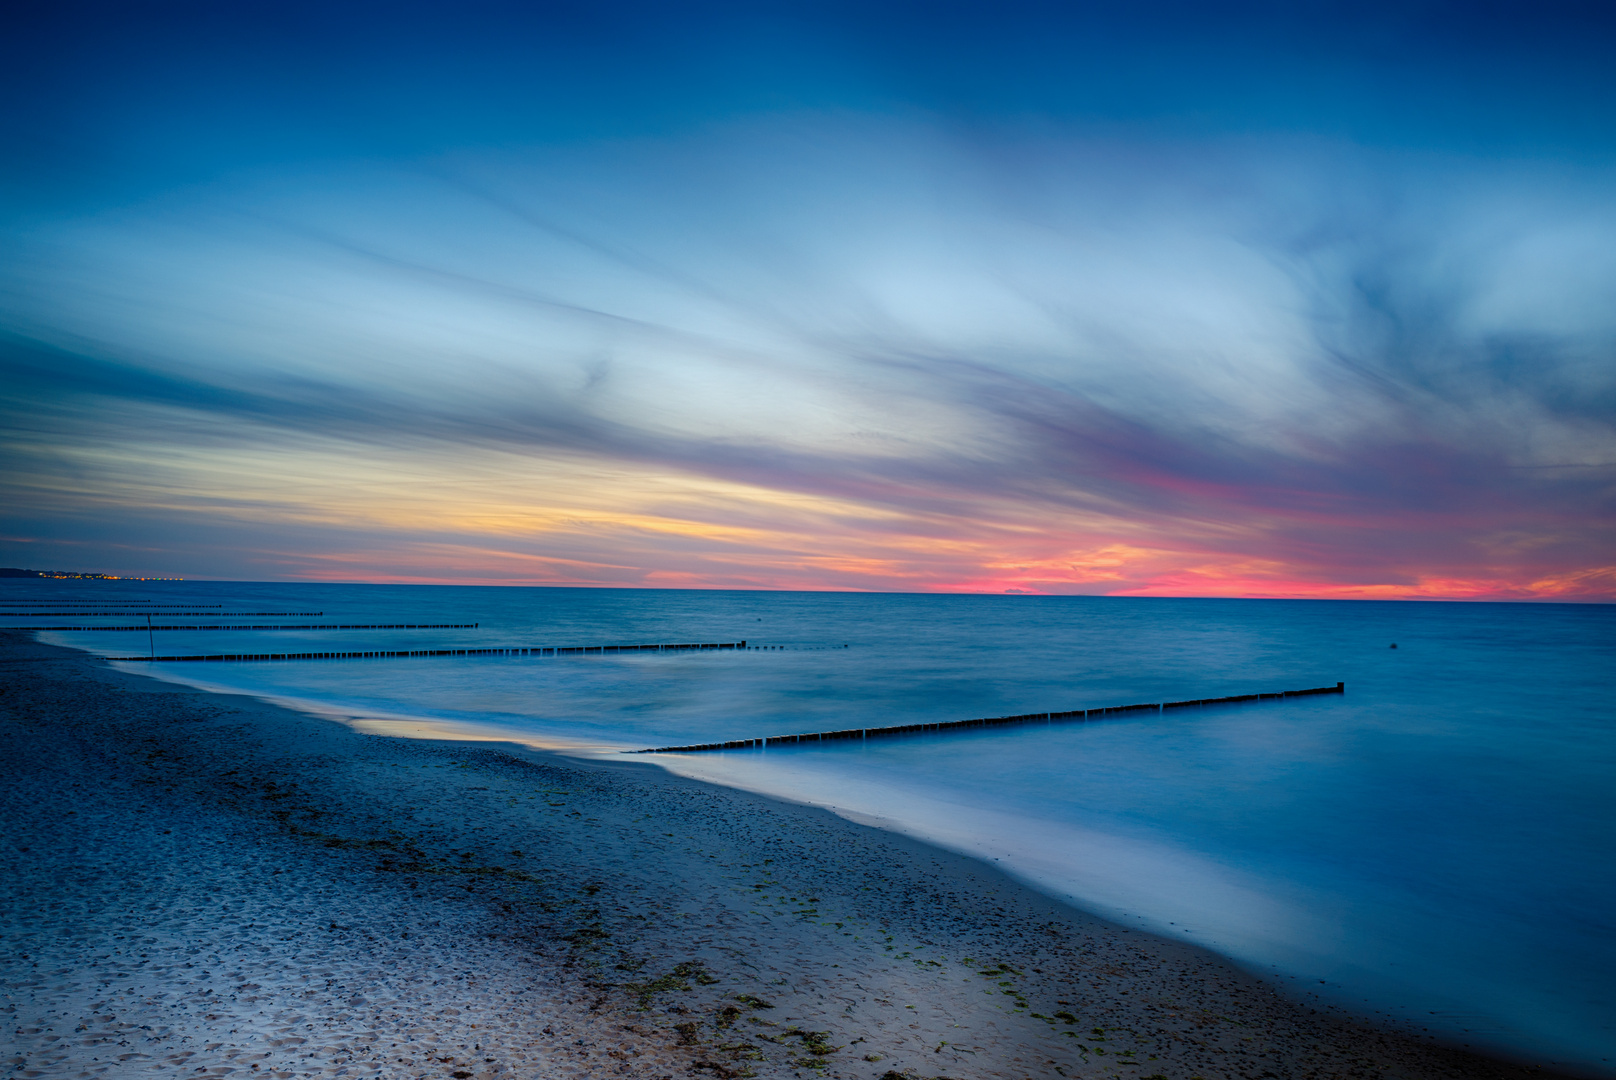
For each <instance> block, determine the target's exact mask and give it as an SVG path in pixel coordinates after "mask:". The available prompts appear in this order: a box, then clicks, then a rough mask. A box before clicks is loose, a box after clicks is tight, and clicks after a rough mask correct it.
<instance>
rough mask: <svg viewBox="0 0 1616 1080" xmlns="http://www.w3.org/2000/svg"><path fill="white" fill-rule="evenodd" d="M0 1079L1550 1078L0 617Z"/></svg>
mask: <svg viewBox="0 0 1616 1080" xmlns="http://www.w3.org/2000/svg"><path fill="white" fill-rule="evenodd" d="M0 724H3V731H4V737H5V740H6V742H5V745H6V753H5V754H4V755H3V759H0V760H3V766H0V768H3V771H4V776H3V778H0V783H3V795H0V807H3V814H4V818H3V821H0V824H3V826H4V832H3V841H0V842H3V844H4V845H5V848H4V853H3V854H4V858H5V862H6V866H7V872H6V874H5V878H4V889H3V893H0V896H3V899H0V906H3V911H0V918H3V920H4V921H3V929H4V933H5V936H4V946H3V951H0V977H3V979H4V994H5V998H4V1002H3V1009H4V1019H3V1022H4V1024H5V1031H6V1033H7V1037H6V1040H5V1042H6V1044H7V1045H6V1054H5V1056H4V1058H3V1059H0V1061H3V1063H4V1068H5V1070H6V1073H5V1075H7V1076H16V1077H52V1078H57V1077H79V1076H101V1077H122V1076H143V1075H147V1074H150V1073H166V1074H173V1075H176V1076H178V1075H184V1076H213V1075H225V1074H227V1073H233V1074H235V1075H238V1076H275V1077H293V1076H297V1077H303V1076H352V1077H365V1076H372V1077H375V1076H379V1077H443V1078H448V1077H454V1078H457V1080H466V1078H469V1077H479V1078H480V1077H501V1078H504V1077H524V1078H525V1077H545V1078H548V1077H584V1076H590V1077H593V1076H601V1077H646V1078H651V1077H668V1078H674V1077H678V1078H685V1077H690V1076H696V1077H715V1078H729V1077H736V1076H752V1075H756V1076H760V1077H774V1076H788V1075H789V1076H799V1077H809V1078H811V1077H815V1076H823V1077H827V1078H828V1077H847V1078H859V1080H880V1078H882V1077H884V1076H886V1075H887V1074H889V1073H896V1074H899V1075H903V1076H912V1077H937V1076H946V1077H956V1078H961V1080H970V1078H976V1077H984V1078H985V1077H1006V1078H1015V1080H1024V1078H1044V1077H1050V1078H1055V1077H1099V1076H1124V1077H1138V1078H1150V1077H1164V1078H1170V1080H1192V1078H1195V1077H1202V1078H1205V1080H1214V1078H1225V1077H1229V1078H1232V1077H1249V1078H1257V1077H1284V1078H1290V1077H1406V1078H1416V1077H1418V1078H1425V1077H1487V1078H1500V1080H1502V1078H1514V1077H1525V1076H1537V1077H1541V1076H1544V1075H1546V1074H1545V1072H1543V1071H1542V1070H1539V1069H1535V1068H1532V1067H1530V1066H1525V1065H1515V1064H1509V1063H1502V1062H1497V1061H1493V1060H1489V1059H1486V1058H1482V1057H1476V1056H1472V1055H1470V1054H1468V1053H1465V1052H1464V1051H1463V1050H1459V1049H1453V1048H1444V1047H1440V1046H1437V1045H1435V1044H1431V1043H1422V1042H1420V1041H1418V1039H1417V1038H1416V1037H1414V1036H1411V1035H1404V1034H1398V1033H1393V1032H1387V1031H1381V1030H1376V1029H1374V1028H1371V1027H1369V1026H1367V1025H1364V1024H1361V1023H1358V1022H1355V1021H1352V1020H1351V1019H1349V1018H1344V1017H1341V1016H1338V1015H1333V1014H1331V1013H1330V1012H1328V1011H1327V1010H1324V1009H1323V1008H1322V1007H1317V1006H1311V1005H1309V1004H1307V1003H1305V1002H1300V1001H1294V1000H1290V999H1287V998H1285V997H1281V996H1280V995H1279V994H1278V993H1277V992H1276V991H1275V990H1274V989H1273V988H1271V987H1270V986H1268V985H1266V984H1264V983H1263V982H1261V981H1259V980H1257V979H1255V978H1253V977H1251V976H1249V975H1246V974H1244V973H1242V972H1240V971H1238V970H1236V969H1235V968H1234V967H1232V966H1231V965H1229V964H1228V963H1226V962H1224V961H1222V960H1220V959H1218V958H1217V957H1214V956H1211V955H1210V954H1207V953H1204V952H1201V951H1198V950H1196V949H1194V948H1191V947H1188V946H1185V945H1182V944H1180V943H1177V942H1169V941H1163V940H1160V939H1157V938H1153V937H1150V936H1149V935H1146V934H1143V933H1140V932H1137V931H1133V932H1130V931H1128V930H1124V929H1122V928H1120V927H1116V926H1114V925H1112V924H1110V923H1106V922H1104V921H1101V920H1098V919H1095V918H1091V917H1089V916H1087V915H1084V914H1083V913H1081V912H1077V911H1074V910H1072V909H1071V908H1068V907H1065V906H1062V905H1060V904H1057V903H1055V902H1053V901H1051V900H1049V899H1047V898H1045V897H1043V896H1040V895H1039V894H1037V893H1035V892H1033V891H1031V890H1029V889H1027V888H1025V887H1023V886H1021V885H1019V884H1017V883H1015V882H1014V881H1012V880H1010V879H1009V878H1007V877H1005V876H1003V875H1002V874H1000V873H998V872H997V871H995V870H993V869H992V868H991V867H988V866H986V865H983V864H981V863H978V862H975V861H973V860H969V859H965V858H962V857H959V856H955V855H951V854H949V853H947V852H943V851H940V850H936V849H933V848H930V847H927V846H925V845H922V844H919V843H915V842H913V841H910V840H907V839H905V838H902V837H899V836H895V835H892V834H889V833H885V832H882V831H880V830H877V829H872V828H868V827H865V826H862V825H857V824H853V823H851V822H848V821H844V820H842V819H840V818H838V817H836V816H834V815H832V814H830V813H828V812H825V811H822V810H817V809H814V808H810V807H803V806H796V805H792V804H788V803H783V802H778V801H774V800H770V799H766V798H762V797H758V796H754V795H750V794H747V793H743V792H738V791H733V790H729V789H725V788H718V787H711V786H707V785H703V784H700V783H696V782H693V781H689V780H684V779H681V778H678V777H674V776H670V775H668V774H667V773H665V772H663V771H662V770H660V769H657V768H655V767H651V766H646V765H643V764H640V765H634V764H625V765H623V766H609V765H598V764H590V763H587V762H578V761H574V760H570V759H566V758H561V757H554V756H548V755H543V754H540V753H537V752H534V751H531V750H525V749H522V748H519V747H514V746H510V747H506V746H499V745H491V744H487V743H479V744H467V743H453V742H423V741H411V740H404V739H391V738H385V737H381V736H376V735H367V734H361V733H358V732H355V731H353V730H350V729H349V728H347V727H345V726H343V725H340V724H337V723H334V722H331V721H328V720H324V719H320V718H317V717H313V716H309V715H305V714H302V713H298V712H293V711H288V710H285V709H281V708H278V707H276V706H273V705H269V704H265V703H263V702H259V701H256V700H253V699H250V698H244V697H235V696H224V695H214V694H206V693H199V692H194V691H190V690H186V689H184V688H181V687H176V686H174V685H171V684H167V683H163V682H160V681H156V680H152V679H147V678H143V677H140V676H135V675H127V674H123V673H121V672H117V671H114V670H112V669H110V668H108V667H107V666H106V665H104V664H102V663H101V662H99V661H95V660H92V659H90V658H88V657H86V656H84V655H82V654H79V653H75V652H71V651H69V650H64V649H57V648H53V647H50V646H44V645H40V644H37V643H34V642H32V641H30V640H28V639H27V637H26V636H25V635H21V634H0Z"/></svg>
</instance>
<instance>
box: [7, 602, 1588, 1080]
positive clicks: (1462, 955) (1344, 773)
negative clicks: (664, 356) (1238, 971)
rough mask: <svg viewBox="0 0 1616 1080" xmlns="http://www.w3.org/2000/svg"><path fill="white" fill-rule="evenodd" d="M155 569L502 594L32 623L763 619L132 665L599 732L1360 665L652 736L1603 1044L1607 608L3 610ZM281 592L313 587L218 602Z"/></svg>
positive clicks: (622, 625)
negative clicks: (1271, 697) (531, 649)
mask: <svg viewBox="0 0 1616 1080" xmlns="http://www.w3.org/2000/svg"><path fill="white" fill-rule="evenodd" d="M145 601H155V602H158V603H164V604H171V605H173V604H200V605H206V604H217V605H220V606H219V607H217V608H206V607H202V608H195V609H183V610H184V613H185V614H184V617H160V618H158V619H156V620H154V621H155V622H157V623H158V624H159V625H165V624H166V625H173V624H176V623H187V624H196V623H201V624H208V623H211V622H215V621H218V622H246V623H256V624H263V623H270V624H273V623H293V624H295V623H300V622H332V623H393V622H413V623H451V622H452V623H460V622H476V623H479V624H480V626H479V627H478V628H477V629H475V630H417V631H380V630H378V631H360V630H350V631H293V630H277V631H225V632H200V631H161V632H156V633H153V634H152V635H150V641H149V642H148V635H147V634H146V633H144V632H59V631H52V632H47V633H45V634H43V635H42V637H43V639H44V640H48V641H52V642H55V643H59V644H65V645H70V646H73V647H76V648H82V649H87V650H90V651H93V652H96V653H98V654H101V655H112V656H120V655H135V654H140V653H145V652H146V651H147V649H148V648H149V647H153V646H154V647H155V649H156V651H157V653H158V654H160V655H161V654H180V653H197V652H201V653H218V652H248V651H263V652H269V651H276V652H285V651H306V650H320V651H325V650H369V649H407V648H451V647H453V648H476V647H488V646H543V645H597V644H641V643H670V642H718V641H723V642H730V641H739V640H742V639H745V640H746V641H747V642H748V643H749V645H750V646H751V647H750V648H748V649H746V650H745V651H740V650H735V651H722V652H712V651H709V652H701V653H664V654H645V653H640V654H630V655H625V654H606V655H598V654H597V655H584V656H564V657H486V658H479V657H462V658H432V659H388V660H366V661H312V662H292V663H254V664H206V665H203V664H156V665H146V664H138V665H137V664H131V665H130V668H131V670H137V671H143V672H149V673H152V674H160V675H162V676H163V677H166V678H179V679H182V680H188V681H191V682H194V683H196V684H198V685H205V686H208V687H212V688H222V689H229V690H234V691H239V692H247V693H253V694H259V695H264V696H270V697H275V698H281V699H292V700H295V701H299V702H303V703H307V704H309V705H310V706H311V707H318V708H320V709H322V710H325V711H328V712H330V713H332V714H335V715H339V716H342V717H347V718H355V719H371V718H423V719H428V720H432V721H435V722H437V723H439V724H440V725H443V724H446V725H450V726H460V727H463V728H464V730H466V731H468V732H477V733H480V734H483V735H487V734H490V733H492V734H495V735H499V734H503V733H509V735H510V736H511V737H513V738H519V739H523V740H527V741H531V742H536V743H539V744H543V745H550V746H559V747H564V748H570V749H571V750H572V752H576V753H581V754H617V753H619V752H621V751H624V750H636V749H640V748H644V747H651V746H663V745H673V744H683V743H690V742H707V741H714V740H723V739H735V738H749V737H753V736H759V735H780V734H790V733H795V732H804V731H818V730H827V729H839V728H849V727H874V726H884V725H891V724H904V723H915V722H920V721H930V720H956V719H966V718H971V717H978V716H994V715H1002V714H1007V713H1023V712H1032V711H1047V710H1066V709H1074V708H1093V707H1098V706H1105V705H1117V704H1130V703H1133V702H1137V701H1164V700H1178V699H1183V698H1200V697H1212V696H1222V695H1226V694H1237V693H1251V692H1256V691H1274V690H1284V689H1295V688H1302V687H1311V686H1320V685H1333V684H1334V683H1335V682H1336V681H1338V680H1341V681H1344V682H1345V683H1346V693H1345V694H1344V695H1342V696H1339V697H1337V696H1329V697H1318V698H1303V699H1292V700H1286V701H1282V702H1265V703H1261V704H1251V705H1243V706H1230V707H1214V708H1203V709H1185V710H1180V711H1176V712H1171V713H1166V714H1159V715H1158V714H1136V715H1135V716H1133V717H1123V718H1117V719H1112V720H1105V721H1091V722H1087V723H1084V722H1077V723H1055V724H1050V725H1044V724H1029V725H1022V726H1014V727H1004V728H994V729H986V730H974V731H970V732H965V733H949V734H940V735H930V736H924V735H923V736H913V737H903V738H896V739H883V740H871V741H869V742H866V743H860V742H856V741H849V742H836V743H826V744H820V745H815V746H804V747H771V748H769V749H767V750H762V751H734V752H725V753H717V754H702V755H645V756H641V757H636V758H635V759H634V760H636V761H644V762H655V763H657V764H661V765H663V766H665V767H668V768H672V769H675V770H677V771H680V772H682V773H685V774H687V775H692V776H697V777H700V778H703V779H708V780H712V781H715V782H719V783H726V784H732V785H736V786H740V787H746V788H750V789H753V790H758V791H763V792H768V793H773V794H777V795H783V796H786V797H790V798H796V799H800V800H803V801H809V802H814V803H817V804H820V805H825V806H830V807H833V808H835V809H836V810H837V811H838V812H841V813H844V814H847V815H848V816H851V817H854V818H856V819H858V820H868V821H874V822H876V823H878V824H881V825H883V826H885V827H889V828H895V829H900V830H903V831H907V832H910V833H912V834H914V835H917V836H921V837H924V838H927V839H931V840H933V841H936V842H938V843H942V844H945V845H947V846H950V847H953V848H955V849H957V850H961V851H965V852H968V853H972V854H976V855H979V856H980V857H982V858H984V859H988V860H996V864H997V865H999V866H1000V867H1002V868H1004V869H1006V870H1007V871H1009V872H1011V873H1013V874H1016V875H1018V876H1020V877H1022V878H1023V879H1025V880H1027V881H1028V882H1030V883H1032V884H1033V885H1035V886H1037V887H1039V888H1041V889H1043V890H1045V891H1046V892H1049V893H1052V894H1054V895H1057V896H1060V897H1062V898H1067V899H1070V901H1071V902H1073V903H1074V904H1076V905H1078V906H1081V907H1085V908H1087V909H1090V910H1094V911H1097V912H1099V913H1101V914H1104V915H1106V916H1109V917H1111V918H1115V919H1117V920H1119V921H1123V922H1125V923H1128V924H1131V925H1136V926H1143V927H1145V928H1148V929H1151V930H1153V931H1155V932H1158V933H1161V934H1164V935H1168V936H1173V937H1178V938H1182V939H1184V940H1187V941H1192V942H1195V943H1197V944H1199V945H1202V946H1205V947H1207V948H1210V949H1213V950H1215V951H1218V952H1221V953H1223V954H1225V955H1228V956H1230V957H1232V958H1233V959H1235V960H1236V961H1238V962H1240V963H1241V964H1243V965H1245V966H1246V967H1248V968H1249V969H1251V970H1253V971H1256V972H1258V973H1259V974H1262V975H1264V976H1266V977H1268V978H1270V979H1272V980H1273V981H1274V982H1275V983H1276V984H1283V985H1284V986H1285V988H1286V989H1287V991H1288V992H1290V993H1292V994H1295V995H1298V996H1302V997H1304V998H1310V996H1316V997H1317V998H1319V999H1320V1000H1323V1001H1326V1002H1329V1003H1331V1004H1335V1005H1340V1006H1345V1007H1348V1008H1351V1009H1354V1010H1356V1011H1358V1012H1360V1013H1363V1014H1366V1015H1371V1016H1376V1017H1379V1018H1382V1019H1385V1020H1387V1021H1388V1022H1392V1023H1397V1024H1402V1025H1405V1026H1410V1027H1412V1028H1414V1029H1415V1030H1417V1031H1418V1030H1429V1031H1431V1032H1433V1033H1438V1034H1440V1035H1441V1036H1443V1037H1444V1038H1449V1039H1452V1040H1453V1041H1456V1042H1459V1043H1466V1044H1469V1045H1471V1046H1473V1047H1475V1048H1477V1049H1487V1050H1493V1051H1502V1052H1505V1053H1513V1054H1519V1055H1526V1056H1531V1057H1533V1058H1535V1059H1539V1060H1543V1059H1548V1060H1554V1061H1557V1062H1560V1063H1562V1064H1563V1065H1569V1066H1572V1067H1575V1068H1578V1069H1580V1070H1583V1071H1588V1072H1591V1073H1594V1074H1598V1075H1611V1074H1616V1065H1613V1061H1616V1049H1613V1046H1616V989H1613V987H1616V979H1613V977H1612V972H1613V971H1616V782H1613V780H1616V706H1613V701H1616V697H1613V695H1612V693H1611V687H1610V681H1611V675H1612V673H1613V672H1616V607H1611V606H1592V605H1519V604H1516V605H1510V604H1445V603H1409V602H1385V603H1377V602H1347V601H1262V600H1188V599H1186V600H1168V599H1110V598H1086V597H1031V596H915V595H859V594H824V593H761V592H686V591H659V590H585V589H548V588H483V587H437V586H373V585H302V584H298V585H278V584H247V583H217V582H175V583H150V582H148V583H142V582H90V581H61V582H56V581H4V582H0V609H3V610H4V611H6V612H23V611H39V612H47V611H72V610H79V611H92V610H94V611H99V610H111V605H114V604H127V605H131V607H130V608H129V609H128V610H129V611H130V612H138V611H139V610H140V604H141V602H145ZM27 605H37V606H35V607H29V606H27ZM72 605H83V606H82V607H77V608H75V607H74V606H72ZM159 610H161V609H159ZM282 611H286V612H305V611H307V612H314V611H318V612H323V615H321V616H318V617H266V616H253V617H249V618H242V619H228V618H224V617H223V616H225V615H226V614H228V613H231V612H282ZM144 621H145V619H144V616H140V617H139V618H134V617H130V616H129V615H126V614H120V615H113V616H89V615H82V616H76V617H73V618H61V617H41V618H33V617H28V618H22V617H16V616H7V617H0V623H3V624H4V625H8V626H27V625H33V626H44V625H63V624H71V625H92V624H102V625H136V624H142V625H143V624H144ZM1394 642H1395V643H1396V644H1397V648H1396V649H1392V648H1390V646H1391V644H1392V643H1394Z"/></svg>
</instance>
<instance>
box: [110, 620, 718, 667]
mask: <svg viewBox="0 0 1616 1080" xmlns="http://www.w3.org/2000/svg"><path fill="white" fill-rule="evenodd" d="M140 629H142V630H144V629H145V627H144V626H143V627H141V628H140ZM744 648H746V642H744V641H729V642H715V643H710V644H693V645H535V646H530V647H526V648H501V649H394V650H376V651H371V652H305V653H215V654H210V655H206V656H112V657H108V659H110V660H126V661H135V660H139V661H142V662H146V663H150V662H154V661H155V662H157V663H163V662H167V661H179V662H185V661H247V660H382V659H391V658H404V657H425V656H568V655H574V654H578V653H630V652H683V651H687V650H691V649H698V650H699V649H744Z"/></svg>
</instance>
